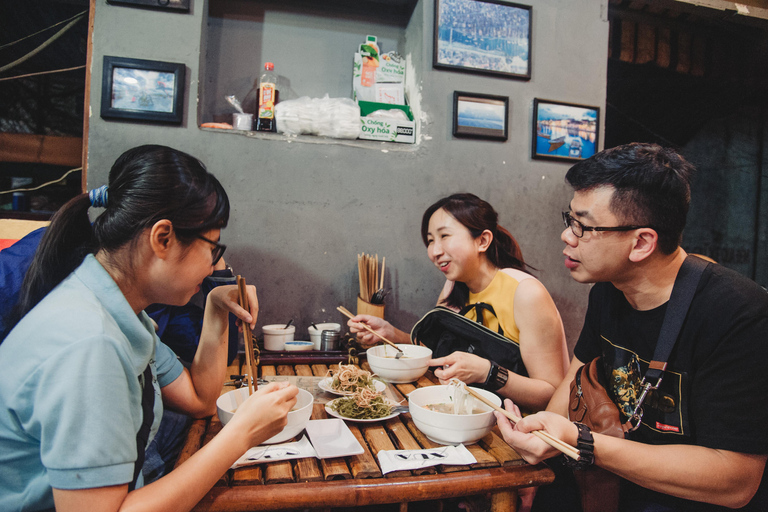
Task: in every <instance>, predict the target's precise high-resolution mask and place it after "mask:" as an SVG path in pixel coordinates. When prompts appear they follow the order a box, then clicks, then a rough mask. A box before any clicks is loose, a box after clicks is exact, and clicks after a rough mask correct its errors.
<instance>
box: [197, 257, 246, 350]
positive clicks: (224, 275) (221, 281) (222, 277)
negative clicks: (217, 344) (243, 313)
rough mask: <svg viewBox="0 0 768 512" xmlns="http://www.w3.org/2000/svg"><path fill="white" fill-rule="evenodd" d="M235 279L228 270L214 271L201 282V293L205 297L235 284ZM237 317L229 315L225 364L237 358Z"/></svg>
mask: <svg viewBox="0 0 768 512" xmlns="http://www.w3.org/2000/svg"><path fill="white" fill-rule="evenodd" d="M236 283H237V278H236V277H235V276H234V275H233V274H232V271H231V270H229V268H227V269H225V270H214V271H213V274H212V275H211V276H209V277H206V278H205V280H204V281H203V286H202V291H203V293H204V294H205V297H206V298H207V297H208V294H209V293H210V292H211V290H213V289H214V288H216V287H217V286H222V285H225V284H236ZM236 321H237V317H236V316H235V315H233V314H230V315H229V346H228V351H227V364H231V363H232V361H234V360H235V357H237V350H238V348H239V343H240V339H239V337H238V332H237V323H236Z"/></svg>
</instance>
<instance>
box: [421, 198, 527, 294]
mask: <svg viewBox="0 0 768 512" xmlns="http://www.w3.org/2000/svg"><path fill="white" fill-rule="evenodd" d="M441 208H442V209H443V210H445V211H446V212H448V213H449V214H450V215H451V216H452V217H453V218H454V219H456V220H457V221H459V222H460V223H461V224H462V225H464V227H466V228H467V229H468V230H469V232H470V233H471V234H472V236H473V237H474V238H477V237H479V236H480V235H481V234H482V233H483V231H485V230H486V229H487V230H489V231H490V232H491V233H492V234H493V241H492V242H491V245H490V246H489V247H488V250H487V251H486V253H485V254H486V256H487V257H488V260H489V261H490V262H491V263H493V265H494V266H495V267H496V268H515V269H517V270H522V271H523V272H528V269H529V268H533V267H530V266H529V265H527V264H526V263H525V260H524V259H523V252H522V251H521V250H520V246H519V245H518V244H517V240H515V237H513V236H512V234H511V233H510V232H509V231H507V230H506V229H504V228H503V227H501V226H499V214H498V213H496V210H494V209H493V206H491V205H490V204H489V203H488V202H487V201H483V200H482V199H480V198H479V197H477V196H476V195H474V194H469V193H461V194H453V195H450V196H448V197H444V198H442V199H440V200H439V201H437V202H436V203H435V204H433V205H432V206H430V207H429V208H427V210H426V211H425V212H424V216H423V217H422V218H421V239H422V241H423V242H424V245H425V246H426V245H427V244H428V240H427V232H428V231H429V220H430V219H431V218H432V215H434V213H435V212H436V211H437V210H439V209H441ZM468 300H469V288H468V287H467V285H466V284H464V283H459V282H456V283H454V285H453V291H451V293H450V295H448V297H447V298H446V299H445V300H444V301H443V303H444V304H446V305H447V306H451V307H457V308H460V307H462V306H464V305H465V304H466V303H467V301H468Z"/></svg>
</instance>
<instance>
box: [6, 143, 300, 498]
mask: <svg viewBox="0 0 768 512" xmlns="http://www.w3.org/2000/svg"><path fill="white" fill-rule="evenodd" d="M91 206H95V207H102V208H104V211H103V213H101V214H100V215H99V216H98V217H96V219H95V220H94V221H93V223H91V221H90V219H89V216H88V210H89V208H90V207H91ZM228 219H229V200H228V199H227V195H226V193H225V192H224V190H223V188H222V187H221V185H220V183H219V182H218V180H216V178H215V177H213V175H211V174H210V173H209V172H207V171H206V170H205V168H204V166H203V165H202V163H201V162H199V161H198V160H197V159H195V158H194V157H192V156H190V155H187V154H185V153H182V152H180V151H177V150H174V149H171V148H168V147H164V146H155V145H149V146H140V147H137V148H134V149H131V150H128V151H126V152H125V153H123V155H121V156H120V157H119V158H118V159H117V161H116V162H115V164H114V165H113V167H112V169H111V171H110V174H109V187H108V188H107V187H106V186H105V187H101V188H100V189H97V190H92V191H91V192H90V193H89V194H82V195H80V196H77V197H75V198H74V199H72V200H71V201H70V202H68V203H67V204H66V205H64V207H62V208H61V210H59V212H57V213H56V215H55V216H54V218H53V219H52V222H51V225H50V227H49V228H48V230H47V231H46V233H45V235H44V236H43V239H42V241H41V243H40V246H39V248H38V250H37V252H36V253H35V257H34V260H33V262H32V264H31V266H30V268H29V270H28V271H27V275H26V277H25V281H24V286H23V288H22V291H21V294H20V297H19V300H18V304H19V308H18V310H17V315H16V316H15V317H14V318H12V319H11V324H10V325H11V326H12V330H11V331H10V333H9V334H8V336H7V337H6V338H5V340H3V342H2V344H0V365H1V366H2V367H3V372H0V510H44V509H52V508H54V507H55V508H56V510H58V511H60V512H61V511H65V512H66V511H81V510H98V511H102V510H103V511H115V510H119V509H121V508H123V507H131V506H133V507H136V508H140V509H141V510H147V511H152V510H163V511H165V510H190V509H191V508H192V507H193V506H194V505H195V504H196V503H197V502H198V501H199V500H200V499H201V498H202V497H203V496H204V495H205V493H206V492H207V491H208V490H209V489H210V488H211V487H212V486H213V485H214V484H215V483H216V481H217V480H218V479H219V477H220V476H221V475H222V474H223V473H224V472H225V471H226V470H227V469H228V468H229V467H230V466H231V465H232V464H233V463H234V462H235V461H236V460H237V458H238V457H240V456H241V455H242V454H243V453H244V452H245V451H246V450H247V449H248V448H249V447H251V446H255V445H258V444H260V443H261V442H262V441H264V440H266V439H268V438H269V437H271V436H273V435H274V434H276V433H277V432H279V431H280V430H281V429H282V428H283V426H284V425H285V423H286V418H287V414H288V411H289V410H290V409H291V408H292V407H293V405H295V403H296V394H297V393H298V390H297V389H296V387H295V386H289V385H285V384H274V385H268V386H264V387H261V388H260V389H259V391H258V392H257V393H254V394H253V395H252V396H251V397H250V398H249V399H248V400H246V401H245V402H244V403H243V404H242V405H241V406H240V407H239V408H238V410H237V412H236V414H235V416H234V418H233V419H232V420H231V421H230V422H229V423H228V424H227V425H226V426H225V427H224V428H223V429H222V431H221V432H220V433H219V434H218V435H217V436H216V437H215V438H214V439H213V440H212V441H211V442H209V443H208V444H206V446H204V447H203V448H202V449H200V450H199V451H198V452H197V453H196V454H195V455H193V456H192V457H191V458H190V459H189V460H187V461H186V462H185V463H183V464H181V465H180V466H179V467H178V468H176V469H175V470H174V471H172V472H171V473H169V474H168V475H165V476H164V477H162V478H160V479H158V480H157V481H155V482H153V483H151V484H149V485H146V486H145V485H143V477H142V474H141V469H142V465H143V459H144V456H145V450H146V447H147V445H148V444H149V443H150V442H152V440H153V438H154V436H155V433H156V432H157V428H158V425H159V423H160V419H161V417H162V415H163V410H164V408H169V409H173V410H176V411H178V412H182V413H184V414H188V415H191V416H193V417H205V416H209V415H211V414H213V413H214V412H215V410H216V405H215V401H216V398H217V397H218V395H219V391H220V390H221V386H222V384H223V381H224V379H225V377H226V366H227V344H228V331H229V322H228V316H229V314H230V313H233V314H235V315H236V316H237V317H238V318H239V319H240V321H241V322H248V323H249V324H251V325H252V326H253V325H255V323H256V318H257V313H258V298H257V296H256V290H255V288H253V287H249V288H248V290H247V293H248V296H249V303H250V305H251V306H250V308H249V310H248V311H246V310H244V309H243V308H241V307H240V306H239V304H238V290H237V286H219V287H217V288H215V289H214V290H212V291H211V292H210V294H209V295H208V300H207V301H206V304H205V312H204V316H203V326H202V330H201V334H200V342H199V345H198V347H197V351H196V353H195V356H194V359H193V361H192V362H191V364H190V367H189V368H185V367H184V366H183V365H182V364H181V363H180V362H179V360H178V359H177V358H176V357H175V355H174V354H173V352H172V351H171V350H170V349H169V348H168V347H167V346H166V345H165V344H164V343H162V342H161V341H160V339H159V338H158V337H157V334H156V333H155V329H154V325H153V323H152V321H151V320H150V318H149V317H148V316H147V314H146V312H145V311H144V309H145V308H146V307H148V306H149V305H150V304H156V303H161V304H169V305H176V306H181V305H184V304H187V303H188V302H189V300H190V298H191V297H192V296H193V295H194V294H195V293H196V292H197V291H198V290H199V289H200V283H201V282H202V281H203V279H204V278H205V277H206V276H208V275H210V274H211V273H212V271H213V269H214V265H215V264H216V262H217V261H218V260H219V259H220V258H221V255H222V254H223V252H224V249H225V246H223V245H222V244H221V243H220V242H219V239H220V234H221V230H222V229H223V228H225V227H226V225H227V222H228Z"/></svg>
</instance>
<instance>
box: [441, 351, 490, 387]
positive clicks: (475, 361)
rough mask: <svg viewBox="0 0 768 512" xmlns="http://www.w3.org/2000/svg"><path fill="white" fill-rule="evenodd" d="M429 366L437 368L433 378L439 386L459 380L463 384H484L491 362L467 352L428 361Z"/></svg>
mask: <svg viewBox="0 0 768 512" xmlns="http://www.w3.org/2000/svg"><path fill="white" fill-rule="evenodd" d="M428 364H429V366H438V367H439V368H438V369H437V370H435V377H437V378H438V379H440V383H441V384H446V383H447V382H448V381H449V380H451V379H459V380H460V381H462V382H464V383H465V384H472V383H478V382H479V383H481V384H482V383H484V382H485V379H486V378H487V377H488V372H489V371H491V362H490V361H489V360H487V359H483V358H482V357H480V356H476V355H474V354H470V353H468V352H459V351H457V352H454V353H453V354H450V355H448V356H445V357H438V358H437V359H430V361H429V363H428Z"/></svg>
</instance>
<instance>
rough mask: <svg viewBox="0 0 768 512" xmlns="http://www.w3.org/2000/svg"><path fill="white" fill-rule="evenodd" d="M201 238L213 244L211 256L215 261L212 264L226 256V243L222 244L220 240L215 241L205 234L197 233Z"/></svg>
mask: <svg viewBox="0 0 768 512" xmlns="http://www.w3.org/2000/svg"><path fill="white" fill-rule="evenodd" d="M195 236H196V237H197V238H199V239H200V240H205V241H206V242H208V243H209V244H212V245H213V249H211V258H212V259H213V263H211V265H215V264H217V263H218V262H219V260H220V259H221V257H222V256H224V251H226V250H227V246H226V245H224V244H220V243H219V242H214V241H213V240H209V239H207V238H205V237H204V236H203V235H195Z"/></svg>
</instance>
